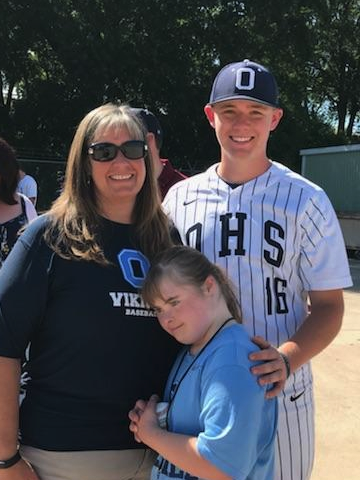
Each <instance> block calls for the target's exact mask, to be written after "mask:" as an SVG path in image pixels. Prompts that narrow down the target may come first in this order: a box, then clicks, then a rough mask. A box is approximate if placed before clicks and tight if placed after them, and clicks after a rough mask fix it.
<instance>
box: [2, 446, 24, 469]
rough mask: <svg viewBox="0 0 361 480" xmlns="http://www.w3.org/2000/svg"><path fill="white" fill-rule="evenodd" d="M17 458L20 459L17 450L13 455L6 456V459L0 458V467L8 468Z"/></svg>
mask: <svg viewBox="0 0 361 480" xmlns="http://www.w3.org/2000/svg"><path fill="white" fill-rule="evenodd" d="M19 460H21V456H20V453H19V450H17V452H16V453H15V455H13V456H12V457H11V458H8V459H7V460H0V468H10V467H12V466H13V465H15V463H17V462H18V461H19Z"/></svg>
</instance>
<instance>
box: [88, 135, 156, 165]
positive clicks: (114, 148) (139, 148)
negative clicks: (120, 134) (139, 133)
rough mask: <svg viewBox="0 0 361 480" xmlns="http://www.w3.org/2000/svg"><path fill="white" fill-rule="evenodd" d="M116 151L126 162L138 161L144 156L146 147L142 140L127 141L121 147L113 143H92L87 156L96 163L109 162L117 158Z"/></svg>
mask: <svg viewBox="0 0 361 480" xmlns="http://www.w3.org/2000/svg"><path fill="white" fill-rule="evenodd" d="M118 150H120V151H121V152H122V154H123V155H124V156H125V158H127V159H128V160H139V159H140V158H143V157H144V155H145V154H146V152H147V150H148V147H147V145H146V144H145V142H143V140H128V141H127V142H124V143H122V144H121V145H115V144H114V143H108V142H103V143H92V144H91V145H90V146H89V148H88V154H89V155H90V156H91V157H92V159H93V160H95V161H97V162H110V161H111V160H114V158H115V157H116V156H117V153H118Z"/></svg>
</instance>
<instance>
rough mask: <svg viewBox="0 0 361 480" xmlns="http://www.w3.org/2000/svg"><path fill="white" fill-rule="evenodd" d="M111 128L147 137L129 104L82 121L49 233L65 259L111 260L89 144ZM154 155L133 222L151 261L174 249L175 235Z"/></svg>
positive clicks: (95, 112)
mask: <svg viewBox="0 0 361 480" xmlns="http://www.w3.org/2000/svg"><path fill="white" fill-rule="evenodd" d="M109 127H114V128H119V129H126V130H128V132H129V134H130V135H131V136H132V138H134V139H135V140H144V141H146V132H145V131H144V129H143V126H142V125H141V123H140V122H139V120H138V119H137V117H136V115H135V114H134V113H132V111H131V109H130V107H129V106H128V105H116V104H112V103H108V104H106V105H102V106H100V107H98V108H96V109H94V110H92V111H91V112H89V113H88V114H87V115H86V116H85V117H84V118H83V120H82V121H81V122H80V124H79V126H78V128H77V131H76V133H75V135H74V139H73V142H72V144H71V147H70V151H69V156H68V161H67V167H66V172H65V181H64V187H63V191H62V193H61V194H60V196H59V197H58V199H57V200H55V202H54V203H53V205H52V207H51V209H50V210H49V212H48V214H49V217H50V222H51V223H50V226H49V228H48V229H47V231H46V233H45V239H46V241H47V242H48V244H49V245H50V247H51V248H53V250H55V251H56V253H58V254H59V255H60V256H62V257H63V258H67V259H76V260H80V259H82V260H93V261H96V262H98V263H101V264H107V263H108V262H107V260H106V259H105V257H104V254H103V251H102V248H101V245H100V244H99V233H100V232H99V230H100V225H101V223H102V222H101V217H100V215H99V213H98V209H97V205H96V198H95V192H94V187H93V183H92V181H91V163H90V159H89V156H88V154H87V147H88V146H89V145H90V143H91V142H92V140H93V138H94V136H95V134H96V133H97V132H98V131H99V130H103V129H106V128H109ZM150 155H151V154H150V152H149V150H148V153H147V154H146V155H145V157H144V161H145V167H146V176H145V180H144V184H143V186H142V188H141V190H140V192H139V193H138V195H137V198H136V202H135V206H134V211H133V214H132V224H133V225H134V226H135V231H136V233H137V235H138V238H139V243H140V248H141V249H142V250H143V252H144V253H145V255H147V256H148V257H149V258H150V259H151V258H152V257H153V256H154V255H155V254H156V253H157V252H159V251H160V250H162V249H164V248H167V247H169V246H170V245H171V239H170V235H169V228H168V219H167V217H166V215H165V213H164V212H163V210H162V207H161V204H160V196H159V192H158V185H157V181H156V178H155V174H154V171H153V162H152V159H151V157H150Z"/></svg>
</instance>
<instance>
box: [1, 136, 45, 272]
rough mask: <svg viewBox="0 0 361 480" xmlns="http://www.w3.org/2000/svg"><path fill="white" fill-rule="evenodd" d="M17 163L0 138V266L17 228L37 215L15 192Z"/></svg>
mask: <svg viewBox="0 0 361 480" xmlns="http://www.w3.org/2000/svg"><path fill="white" fill-rule="evenodd" d="M18 175H19V164H18V161H17V159H16V153H15V151H14V149H13V148H12V147H11V146H10V145H9V144H8V143H7V142H6V140H4V139H3V138H0V268H1V267H2V265H3V263H4V262H5V259H6V258H7V257H8V255H9V253H10V251H11V249H12V248H13V246H14V244H15V242H16V240H17V238H18V235H19V230H21V228H22V227H24V226H25V225H26V224H27V223H29V222H30V221H31V220H33V219H34V218H36V217H37V213H36V211H35V208H34V205H33V204H32V203H31V202H30V200H29V199H28V198H27V197H26V196H25V195H23V194H21V193H18V192H16V186H17V183H18Z"/></svg>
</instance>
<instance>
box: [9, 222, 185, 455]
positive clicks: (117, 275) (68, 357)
mask: <svg viewBox="0 0 361 480" xmlns="http://www.w3.org/2000/svg"><path fill="white" fill-rule="evenodd" d="M47 221H48V220H47V216H46V215H43V216H42V217H39V218H38V219H37V220H35V221H34V222H33V223H32V224H31V225H30V226H29V227H28V228H27V229H26V231H25V232H24V233H23V234H22V236H21V237H20V239H19V241H18V242H17V244H16V245H15V247H14V249H13V250H12V252H11V253H10V255H9V257H8V259H7V262H6V265H5V266H4V267H3V268H2V269H1V271H0V355H1V356H7V357H12V358H20V357H22V356H23V353H24V350H25V348H26V346H27V345H28V342H29V341H30V342H31V347H30V354H29V358H30V359H29V362H28V365H27V367H26V371H27V373H28V376H29V377H30V381H29V382H28V384H27V387H26V396H25V399H24V401H23V403H22V406H21V411H20V432H21V442H22V443H24V444H26V445H31V446H34V447H37V448H43V449H46V450H58V451H72V450H108V449H129V448H140V445H139V444H137V443H136V442H134V440H133V435H132V434H130V432H129V429H128V425H129V420H128V416H127V415H128V411H129V410H130V409H131V408H132V407H133V405H134V403H135V401H136V400H137V399H138V398H143V399H148V398H149V396H150V395H151V394H152V393H158V394H159V395H162V393H163V389H164V384H165V380H166V378H167V374H168V372H169V369H170V366H171V364H172V362H173V360H174V357H175V354H176V352H177V351H178V348H179V347H178V345H177V344H176V343H175V341H174V340H173V339H172V338H171V337H169V336H168V335H167V334H166V333H165V332H164V331H163V330H162V329H161V328H160V326H159V324H158V321H157V319H156V317H155V316H154V314H153V312H152V311H151V310H150V309H149V308H148V307H147V306H146V305H145V304H144V302H143V301H142V298H141V297H140V295H139V294H138V288H139V287H140V285H141V282H142V279H143V278H144V275H145V273H146V271H147V268H148V260H147V259H146V258H145V256H144V255H143V254H142V253H141V252H140V250H139V247H138V245H137V241H136V236H135V233H134V228H133V227H132V226H131V225H123V224H118V223H114V222H111V221H109V220H105V219H104V225H103V227H102V238H103V239H104V240H103V248H104V253H105V256H106V258H107V259H108V260H109V261H110V262H112V264H111V265H109V266H102V265H99V264H97V263H95V262H86V261H69V260H65V259H63V258H61V257H59V256H58V255H56V254H55V253H54V252H53V251H52V250H51V249H50V248H49V247H48V246H47V245H46V243H45V241H44V239H43V233H44V229H45V227H46V225H47Z"/></svg>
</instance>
